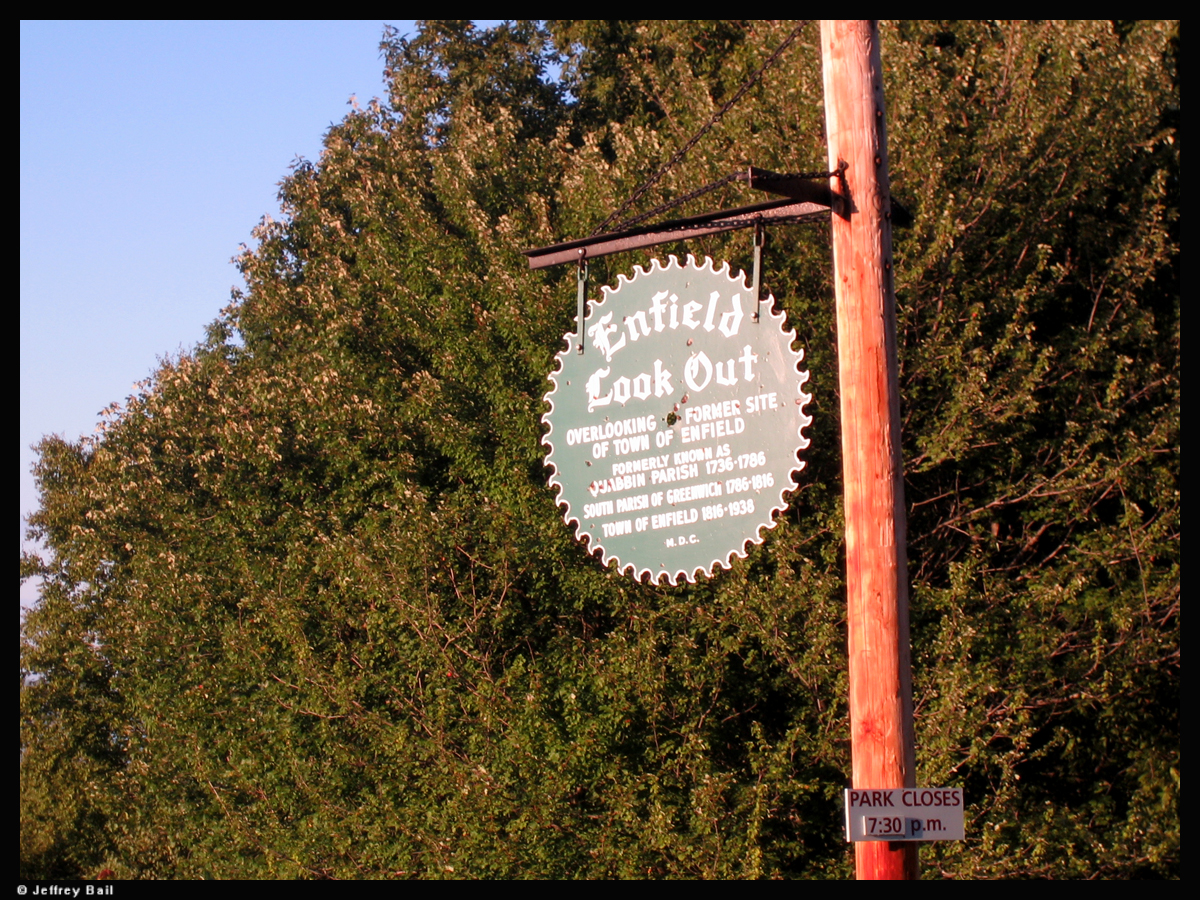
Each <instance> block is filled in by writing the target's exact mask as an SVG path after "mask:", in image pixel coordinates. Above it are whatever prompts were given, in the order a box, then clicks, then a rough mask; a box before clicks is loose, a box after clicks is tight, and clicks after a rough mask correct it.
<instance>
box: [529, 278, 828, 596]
mask: <svg viewBox="0 0 1200 900" xmlns="http://www.w3.org/2000/svg"><path fill="white" fill-rule="evenodd" d="M603 292H604V299H602V300H601V301H600V302H598V303H597V302H591V303H589V305H588V312H587V315H586V317H585V319H584V322H583V326H582V329H581V331H582V336H581V334H580V333H579V332H578V331H577V332H575V333H572V334H568V335H566V336H565V338H566V342H567V349H566V350H563V351H562V352H561V353H559V354H558V356H557V359H558V364H559V367H558V371H556V372H553V373H551V374H550V381H551V382H553V383H554V388H553V389H552V390H551V391H550V393H548V394H547V395H546V401H547V402H548V403H549V404H550V412H548V413H546V414H545V415H544V416H543V417H542V421H544V422H545V423H546V424H548V425H549V426H550V430H549V432H548V433H547V434H546V435H545V437H543V438H542V443H543V444H545V445H546V446H547V447H549V452H548V453H547V455H546V463H547V465H548V466H550V467H551V468H552V469H553V474H552V475H551V476H550V485H551V486H552V487H556V488H558V501H557V502H558V503H559V504H562V505H564V506H565V507H566V510H565V512H564V518H565V520H566V522H567V523H568V524H570V523H572V522H574V523H575V534H576V537H578V538H579V539H580V540H583V541H586V542H587V543H588V549H589V551H590V552H599V553H600V555H601V558H602V559H603V560H604V562H605V564H606V565H615V566H616V567H617V570H618V571H621V572H625V571H628V572H630V574H632V575H633V577H634V578H637V579H641V577H642V576H643V575H646V574H648V575H649V576H650V580H651V581H655V582H657V581H659V580H660V579H662V578H666V579H667V580H668V581H669V582H670V583H671V584H677V583H678V579H679V578H681V577H682V578H686V579H687V580H688V581H693V582H694V581H695V580H696V574H697V573H698V572H703V573H704V574H706V575H709V576H711V575H712V573H713V569H714V567H715V566H716V565H722V566H724V567H725V568H729V566H730V565H731V560H732V558H733V556H734V554H736V555H738V556H740V557H743V558H744V557H745V556H746V554H747V550H746V545H747V544H749V543H761V542H762V540H763V537H762V532H763V529H766V528H771V527H773V526H774V524H775V520H774V514H775V513H776V512H780V511H782V510H784V509H786V508H787V504H786V502H785V501H784V499H783V498H784V494H785V493H787V492H788V491H789V490H791V489H793V488H795V487H796V482H795V480H794V478H793V473H797V472H799V471H800V470H801V469H803V468H804V462H802V461H801V460H800V459H799V458H798V453H799V451H800V450H802V449H804V448H806V447H807V446H808V443H809V442H808V439H807V438H806V437H805V436H804V428H805V427H806V426H807V425H809V424H810V423H811V422H812V419H811V418H809V416H807V415H806V414H805V409H804V407H805V404H807V403H808V402H809V400H811V399H812V398H811V396H810V395H809V394H806V393H804V385H805V383H806V382H807V381H808V372H806V371H801V369H800V365H801V363H802V362H803V360H804V351H803V350H793V349H792V342H793V341H794V340H795V339H796V332H795V331H793V330H789V331H785V330H784V324H785V317H784V315H783V313H781V312H776V311H775V309H774V304H775V301H774V298H773V297H767V298H765V299H764V300H763V301H762V303H761V304H757V305H756V304H755V302H754V299H753V293H752V291H751V289H750V287H749V286H748V285H747V284H746V280H745V277H744V275H739V277H737V278H735V277H733V276H732V275H731V274H730V271H729V264H728V263H725V264H723V265H722V267H721V268H720V269H715V268H714V267H713V262H712V260H711V259H708V258H707V257H706V258H705V260H704V263H703V265H700V264H697V262H696V260H695V258H694V257H692V256H689V257H688V261H687V264H686V265H682V266H681V265H680V264H679V261H678V260H677V259H676V258H675V257H674V256H672V257H670V261H669V262H668V264H667V265H665V266H664V265H663V264H662V263H660V262H659V261H658V260H657V259H655V260H651V263H650V268H649V270H646V269H643V268H642V267H641V266H637V267H635V271H634V275H633V277H632V278H627V277H626V276H624V275H621V276H619V279H618V283H617V287H616V289H615V290H614V289H613V288H610V287H605V288H603ZM756 306H760V307H761V309H760V310H756ZM757 312H761V315H756V313H757ZM580 346H583V348H584V352H583V353H582V354H581V353H580V352H579V347H580Z"/></svg>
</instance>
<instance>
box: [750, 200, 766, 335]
mask: <svg viewBox="0 0 1200 900" xmlns="http://www.w3.org/2000/svg"><path fill="white" fill-rule="evenodd" d="M766 240H767V235H766V231H765V229H764V228H763V223H762V218H761V217H758V218H755V220H754V276H753V278H754V287H753V290H754V321H755V322H758V321H759V319H761V318H762V316H761V315H760V313H761V312H762V250H763V244H765V243H766Z"/></svg>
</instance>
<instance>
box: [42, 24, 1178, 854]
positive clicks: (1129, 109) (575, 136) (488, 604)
mask: <svg viewBox="0 0 1200 900" xmlns="http://www.w3.org/2000/svg"><path fill="white" fill-rule="evenodd" d="M791 28H792V26H791V25H788V24H782V23H764V22H755V23H741V22H719V23H718V22H672V23H662V22H641V23H629V22H620V23H617V22H549V23H541V24H538V23H511V24H506V25H503V26H499V27H497V28H495V29H487V30H483V29H477V28H474V27H472V26H471V25H470V24H469V23H466V22H429V23H424V24H423V25H422V27H421V30H420V33H419V35H418V36H417V37H416V38H414V39H412V40H404V39H401V38H400V37H398V36H397V35H395V34H391V33H389V34H387V35H385V38H384V43H383V47H384V51H385V56H386V65H387V71H388V73H389V76H388V77H389V79H390V84H391V91H390V95H389V98H388V100H387V102H386V103H373V104H371V105H370V106H369V107H368V108H367V109H365V110H361V111H357V110H356V111H354V112H352V113H351V114H350V115H349V116H347V118H346V119H345V120H344V121H343V122H341V123H340V124H338V125H337V126H335V127H333V128H331V129H330V132H329V133H328V135H327V137H326V140H325V150H324V152H323V154H322V157H321V159H320V160H318V161H316V162H313V163H303V164H301V165H299V166H297V167H296V168H295V170H294V171H293V172H292V174H291V175H290V176H289V177H288V178H287V179H286V180H285V182H284V183H283V186H282V189H281V198H282V200H283V204H284V212H285V217H284V221H282V222H272V221H268V220H265V221H264V222H263V223H262V224H261V225H260V226H259V227H258V229H257V230H256V232H255V236H256V238H258V240H259V246H258V248H257V249H256V250H253V251H250V250H247V251H245V252H244V253H243V255H242V256H241V258H240V266H241V270H242V272H243V274H244V276H245V280H246V288H245V290H244V291H243V292H240V293H238V294H237V295H236V296H235V297H234V300H233V302H232V303H231V304H230V306H229V307H228V308H227V309H226V310H225V311H224V312H223V313H222V314H221V316H220V318H219V319H218V320H217V321H216V322H214V324H213V326H212V327H211V329H210V335H209V338H208V340H207V341H206V342H205V343H204V344H202V345H201V346H199V347H197V348H196V349H195V350H194V351H193V352H190V353H186V354H182V355H181V356H179V357H178V358H174V359H170V360H167V361H164V363H163V364H162V366H161V368H160V369H159V371H158V372H157V373H156V375H155V377H154V378H153V379H152V380H151V381H149V382H148V383H147V384H146V385H144V387H143V388H142V389H141V391H140V392H139V393H138V394H137V395H136V396H134V397H131V398H128V400H127V401H126V404H125V406H124V408H123V409H122V410H120V411H119V412H117V413H116V414H115V415H114V416H113V417H112V418H111V419H110V420H109V422H108V424H107V426H106V428H105V430H104V431H103V433H102V434H101V435H100V436H98V437H97V438H94V439H83V440H81V441H79V442H68V441H64V440H62V439H59V438H47V439H46V440H45V441H43V443H42V444H41V446H40V453H41V455H40V460H39V463H38V469H37V475H38V478H39V484H40V487H41V490H42V505H41V508H40V510H39V511H38V512H37V513H36V514H35V515H34V516H33V517H32V519H31V530H32V531H33V532H34V533H35V535H36V536H38V537H40V538H41V539H42V540H43V541H44V542H45V545H46V546H47V547H48V548H49V551H50V552H49V554H48V555H47V557H46V558H45V559H42V560H34V559H30V560H28V561H26V562H23V569H22V572H23V576H24V574H25V573H26V572H34V571H36V572H40V573H44V574H45V577H46V578H47V579H48V580H47V584H48V585H49V587H48V588H47V589H46V590H45V591H44V592H43V599H42V602H41V604H40V606H39V607H38V609H37V610H35V611H34V612H32V613H30V615H29V616H28V618H27V619H26V621H25V622H24V623H23V631H22V654H23V656H22V842H23V843H22V867H23V871H24V870H25V869H28V870H29V871H30V872H32V871H34V870H35V869H37V867H38V866H43V867H45V866H48V865H49V863H47V862H43V861H42V860H47V859H49V857H48V856H47V855H46V851H44V850H42V849H38V848H41V847H45V846H48V845H49V844H50V843H51V841H49V840H48V839H41V838H38V839H37V840H34V838H33V837H30V838H29V839H28V841H27V838H26V835H27V834H28V835H31V836H34V835H36V834H39V833H40V832H38V831H37V828H38V827H40V826H37V825H36V823H37V822H43V821H45V820H46V813H47V801H46V797H47V796H48V795H47V793H46V792H47V791H48V790H50V789H49V788H45V787H42V785H46V784H48V783H49V781H48V780H47V779H49V778H51V776H49V775H45V774H38V773H46V772H52V773H59V774H56V775H54V776H53V777H62V778H64V779H66V780H67V781H69V782H70V783H71V784H72V785H77V786H78V790H77V793H78V795H79V796H81V797H86V798H87V802H86V804H83V803H82V801H81V804H82V805H81V806H80V809H85V808H86V810H87V813H86V815H82V818H81V817H80V816H76V817H75V818H74V819H71V821H70V822H66V821H65V820H64V821H63V822H62V823H60V824H57V825H55V826H54V828H55V829H57V830H55V831H54V834H55V835H58V837H55V838H54V841H57V844H56V846H59V847H61V848H62V849H61V850H58V851H55V852H56V853H57V856H55V857H54V858H55V859H56V860H61V862H55V863H54V865H57V866H59V868H57V869H55V870H54V871H56V872H67V871H68V870H72V869H73V871H75V872H77V873H79V874H91V873H94V871H95V870H96V867H99V866H107V867H110V868H112V869H113V870H114V871H116V872H117V873H118V874H119V875H122V876H130V877H200V876H203V877H381V876H395V875H408V876H422V877H439V876H453V877H505V876H514V875H521V876H543V877H552V876H557V877H567V876H571V877H614V876H616V877H639V876H684V877H759V876H767V877H773V876H803V877H821V876H844V875H846V874H847V873H848V871H849V856H848V853H847V848H846V845H845V844H844V843H843V842H842V840H841V837H840V834H839V833H838V826H837V823H838V822H840V815H841V814H840V802H841V796H840V795H841V788H842V786H843V783H844V778H845V772H846V771H847V766H848V753H847V749H846V738H847V734H848V729H847V724H846V720H845V715H846V711H845V702H844V696H845V678H844V674H843V673H844V649H843V648H844V646H845V642H844V634H843V631H842V613H841V608H842V607H841V601H840V594H841V590H842V584H841V560H840V515H841V513H840V508H839V495H840V491H839V485H838V473H839V472H840V461H839V460H838V458H837V454H838V446H839V444H838V440H837V434H836V415H837V406H838V404H837V402H836V397H835V396H834V394H833V389H832V387H831V385H833V384H834V379H833V376H832V374H830V373H832V372H833V370H834V367H833V365H832V352H833V351H832V347H833V346H834V343H833V341H832V329H833V316H832V304H831V302H830V299H829V298H830V291H829V287H828V275H827V273H828V247H827V245H826V243H825V237H824V232H823V231H822V230H821V229H820V228H813V227H807V228H804V229H800V228H796V229H788V230H782V229H781V230H779V232H778V233H777V234H775V235H774V237H773V242H772V245H771V247H770V252H769V257H770V262H769V266H770V271H771V276H770V283H771V285H772V287H773V290H774V293H775V294H776V296H778V297H780V298H781V299H782V300H783V302H784V305H785V306H786V308H787V309H788V311H789V314H790V316H791V319H792V323H793V324H794V325H796V326H797V327H798V328H799V329H800V332H801V335H802V339H803V341H804V343H805V345H806V350H807V353H808V359H809V361H810V362H811V364H812V370H813V374H814V378H813V387H814V389H815V391H816V395H815V400H814V403H813V404H812V406H811V407H810V412H812V414H813V415H814V416H815V417H816V421H817V425H816V427H815V428H814V429H813V433H814V438H815V447H814V451H815V452H813V453H812V454H811V455H810V456H809V457H807V459H808V463H809V464H808V467H807V468H806V470H805V475H806V479H805V482H804V484H803V485H802V486H801V488H800V489H799V490H798V491H797V492H796V494H795V496H794V497H793V500H792V509H791V511H790V512H789V513H788V514H787V515H786V516H784V517H783V518H782V521H781V522H780V523H779V526H778V527H777V528H776V529H774V530H773V532H772V533H771V534H770V536H769V537H768V539H767V542H766V544H765V545H764V546H763V547H761V548H759V549H757V550H755V551H754V552H753V553H752V554H751V556H750V557H749V559H747V560H745V561H741V562H738V563H736V564H735V566H734V568H733V570H732V571H730V572H728V573H725V574H722V575H720V576H719V577H717V578H715V579H713V580H711V581H708V582H704V583H701V584H698V585H694V586H681V587H678V588H672V587H656V586H649V585H637V584H634V583H633V582H632V581H630V580H629V579H628V578H627V577H622V576H617V575H614V574H613V573H611V572H608V571H607V570H605V569H603V568H602V567H601V566H600V565H599V563H598V562H597V561H596V559H595V558H593V557H588V556H586V555H585V552H584V550H583V548H582V547H580V546H579V545H577V544H576V543H575V542H574V541H573V540H572V539H571V537H570V534H569V532H568V530H567V529H566V528H565V527H564V526H563V525H562V522H561V518H560V517H559V514H558V512H557V511H556V510H555V508H554V501H553V495H552V493H551V492H550V490H549V489H548V488H547V486H546V473H545V470H544V468H543V465H542V448H541V446H540V443H539V441H540V437H541V426H540V424H539V422H540V417H541V414H542V412H543V410H544V408H545V407H544V405H543V401H542V396H543V394H544V393H545V391H546V389H547V382H546V381H545V376H546V374H547V372H548V371H549V370H550V367H551V358H552V356H553V354H554V352H556V351H557V350H558V349H559V347H560V346H561V344H560V342H561V339H562V335H563V334H564V333H565V332H566V331H568V330H569V329H570V327H571V317H572V315H573V313H574V309H573V297H574V284H573V273H570V272H556V271H549V272H543V273H538V274H530V273H529V272H528V270H527V268H526V266H525V262H524V259H523V257H522V256H521V255H520V251H521V250H522V249H525V248H527V247H531V246H536V245H539V244H548V243H551V242H554V241H556V240H560V239H563V238H566V237H573V236H578V235H582V234H586V233H588V232H590V231H591V230H592V229H593V228H595V227H596V226H597V225H598V224H599V223H600V222H601V221H602V220H603V219H604V218H605V216H606V215H607V214H608V213H609V212H610V211H611V210H612V208H613V205H614V203H615V202H616V199H614V198H622V197H625V196H628V195H629V194H630V193H631V192H632V190H633V189H634V188H635V187H636V186H637V185H638V184H639V183H640V182H641V181H642V180H643V179H644V178H645V177H646V175H647V173H649V172H650V171H653V170H654V169H655V168H656V167H657V166H658V165H660V164H661V162H662V161H663V160H664V159H665V158H667V157H668V156H669V155H670V153H671V152H672V151H673V149H674V148H675V147H677V146H680V145H681V144H682V142H683V141H685V140H686V139H687V138H688V137H689V136H690V135H691V134H693V133H694V132H695V131H696V129H697V128H699V126H700V125H702V124H703V123H705V122H707V121H708V120H709V119H710V118H711V117H712V115H713V113H714V112H715V110H716V109H717V108H719V106H720V104H722V103H723V102H724V100H725V99H726V98H728V97H729V96H731V93H732V92H733V91H734V90H736V89H737V88H738V86H739V85H741V84H742V82H743V81H744V80H745V78H746V77H747V75H748V74H749V73H750V72H752V71H754V70H755V69H756V68H757V67H758V66H759V65H761V62H762V60H763V59H764V58H765V57H766V55H767V53H769V52H770V49H771V48H773V47H774V46H776V45H777V44H778V43H779V41H780V40H782V39H783V37H784V35H786V34H787V33H788V32H789V31H790V30H791ZM883 33H884V40H885V45H884V64H885V68H886V69H887V71H888V77H889V79H890V80H889V82H888V85H887V96H888V102H889V119H890V121H889V135H890V147H891V152H892V156H893V185H894V190H896V192H897V194H898V195H899V196H900V198H901V199H902V200H903V201H904V202H905V203H906V205H908V206H909V207H910V208H912V209H914V210H916V223H915V226H914V227H913V228H912V229H911V230H910V231H909V232H908V233H907V234H904V235H903V236H902V237H901V238H900V240H899V241H898V243H897V248H896V269H897V284H898V298H899V303H900V327H901V334H902V347H901V366H902V394H903V397H904V404H905V406H904V415H905V422H904V429H905V437H904V440H905V448H904V450H905V454H904V455H905V459H906V465H907V470H906V477H907V480H908V484H907V487H906V491H907V497H908V500H909V503H910V505H911V509H910V527H909V531H910V560H911V573H912V579H913V593H912V596H913V600H912V607H913V641H914V660H915V666H916V672H915V678H916V695H917V697H916V699H917V713H918V720H917V728H918V769H919V771H920V773H921V777H922V780H923V781H924V782H925V783H931V784H933V783H936V784H951V785H959V786H962V787H964V789H965V790H966V792H967V801H968V804H969V809H970V818H969V821H968V834H969V836H970V839H969V840H968V841H967V842H965V843H963V844H947V845H938V846H935V847H932V848H931V849H929V850H928V851H926V853H925V858H926V860H927V863H926V865H927V871H929V872H940V873H944V874H945V875H947V876H1002V875H1040V876H1079V875H1093V874H1102V875H1106V876H1129V875H1177V874H1178V865H1179V849H1178V848H1179V843H1178V841H1179V825H1178V771H1179V749H1178V688H1179V668H1178V602H1179V568H1178V567H1179V556H1178V531H1179V495H1178V413H1179V407H1178V398H1179V378H1178V373H1179V360H1178V353H1179V329H1178V323H1179V306H1178V296H1179V295H1178V244H1179V240H1178V207H1179V199H1178V198H1179V188H1178V171H1179V156H1178V143H1177V134H1176V132H1177V128H1178V79H1177V72H1178V68H1177V57H1178V26H1177V25H1164V24H1155V23H1149V24H1137V25H1133V24H1119V25H1117V26H1113V25H1111V24H1110V23H1076V24H1070V25H1057V24H1046V25H1029V24H1014V25H1004V24H995V23H986V24H985V23H917V24H909V23H899V24H894V25H885V26H884V28H883ZM806 42H807V43H806ZM820 111H821V94H820V74H819V60H818V59H817V57H816V51H815V37H814V36H813V35H811V34H810V35H807V36H806V38H805V39H804V40H803V41H801V45H800V46H797V47H796V48H794V49H793V50H792V51H791V52H789V54H787V55H786V56H785V57H783V58H782V59H781V61H780V62H779V64H777V65H776V66H775V67H774V68H772V69H771V70H769V71H768V73H767V74H766V75H765V76H764V78H763V79H762V80H761V81H760V82H759V83H758V84H757V85H756V86H755V87H754V88H753V90H752V91H751V92H750V94H748V95H747V97H746V98H745V99H744V100H743V101H742V103H740V104H739V105H737V106H735V107H734V108H733V109H732V110H731V111H730V112H729V113H728V114H727V115H725V116H724V117H723V118H722V120H721V121H720V123H719V124H718V125H717V126H716V127H715V128H714V129H713V130H712V132H711V133H710V134H709V136H708V137H707V138H706V139H705V141H704V142H702V143H701V144H699V145H697V146H696V147H695V148H694V149H693V150H692V151H691V152H690V153H689V155H688V157H687V158H686V160H685V161H684V162H683V163H681V164H680V165H679V166H676V167H675V168H674V169H673V170H672V171H671V172H669V173H668V174H667V175H666V176H665V177H664V178H663V179H662V181H661V182H660V183H659V184H657V185H656V186H655V188H654V189H653V190H652V191H651V192H650V195H648V196H647V198H646V201H645V202H646V203H647V204H651V203H656V202H661V201H663V200H665V199H668V198H670V197H673V196H678V195H680V194H682V193H683V192H685V191H687V190H690V189H691V188H692V187H694V186H695V185H697V184H699V183H704V182H707V181H711V180H715V179H716V178H717V177H719V176H721V175H724V174H725V173H726V172H727V171H728V170H729V168H731V166H732V165H733V164H736V163H737V162H739V161H740V160H741V159H743V158H744V157H745V156H747V155H752V156H753V157H754V162H755V164H756V165H760V166H762V167H765V168H773V169H776V170H779V171H787V170H796V169H804V170H811V169H816V168H819V167H820V160H821V159H822V158H823V153H822V150H821V146H820V142H821V138H820V130H821V117H820V116H821V112H820ZM725 190H726V194H725V196H723V197H722V196H720V195H718V197H717V199H716V200H713V199H712V198H711V197H710V198H707V199H706V201H705V202H711V203H714V204H716V203H722V202H741V200H742V198H741V197H740V196H739V195H737V194H736V192H735V191H734V189H732V188H727V189H725ZM745 199H747V200H748V199H749V198H745ZM902 234H903V233H902ZM688 249H689V250H690V251H691V252H707V253H710V254H712V255H714V256H718V257H726V258H729V257H732V258H733V259H734V260H735V263H736V262H737V261H744V260H748V257H749V243H748V240H747V239H746V238H745V236H744V235H742V236H737V235H733V236H726V237H721V238H708V239H704V240H702V241H698V242H693V244H692V245H690V246H689V247H688ZM663 250H664V252H670V251H671V250H672V248H663ZM640 260H641V257H638V258H637V260H626V259H622V258H615V259H613V260H612V261H611V262H610V263H608V264H606V266H600V267H599V268H601V269H604V268H607V270H608V272H609V273H615V272H617V271H621V270H623V269H625V268H626V267H627V266H628V265H630V264H632V262H633V261H640ZM821 373H825V374H824V375H822V374H821ZM821 423H825V424H821ZM66 736H69V737H66ZM80 748H82V749H80ZM27 773H28V774H27ZM27 783H28V784H30V785H31V787H29V788H28V789H27V787H26V784H27ZM72 790H76V789H75V788H72ZM80 822H84V823H85V824H79V823H80ZM72 823H74V824H72ZM27 845H28V846H29V847H30V848H31V849H30V850H29V851H28V853H27V851H26V847H27ZM35 845H36V846H35ZM44 870H46V869H45V868H43V869H42V871H44Z"/></svg>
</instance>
